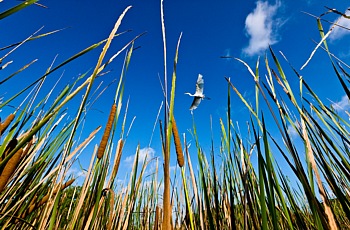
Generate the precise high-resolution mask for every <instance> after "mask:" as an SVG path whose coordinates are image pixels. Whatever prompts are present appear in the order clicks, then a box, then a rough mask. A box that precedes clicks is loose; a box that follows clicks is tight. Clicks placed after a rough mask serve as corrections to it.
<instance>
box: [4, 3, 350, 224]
mask: <svg viewBox="0 0 350 230" xmlns="http://www.w3.org/2000/svg"><path fill="white" fill-rule="evenodd" d="M34 3H36V1H35V0H27V1H25V2H23V3H20V4H19V5H18V6H16V7H14V8H12V9H9V10H7V11H5V12H3V13H0V20H1V19H3V18H5V17H9V16H11V15H12V14H13V13H16V12H18V11H19V10H21V9H23V8H24V7H27V6H29V5H30V4H34ZM130 8H131V7H128V8H126V9H125V10H124V12H123V13H122V14H121V15H120V17H119V19H118V20H117V22H116V24H115V27H114V28H113V30H112V32H111V33H110V35H109V37H108V38H107V39H106V40H103V41H101V42H98V43H96V44H93V45H91V46H90V47H88V48H86V49H84V50H83V51H81V52H79V53H77V54H75V55H73V56H72V57H70V58H68V59H67V60H66V61H64V62H62V63H60V64H58V65H57V66H55V67H50V68H49V69H48V71H47V72H46V73H45V75H43V76H39V77H38V78H37V79H36V80H34V81H33V82H32V83H31V84H29V85H28V86H24V88H23V90H21V91H20V92H18V93H16V94H15V95H14V96H12V97H10V98H5V100H4V101H1V104H0V109H2V108H5V107H6V106H10V105H11V102H12V101H14V99H19V98H22V97H23V95H25V97H24V98H25V99H23V101H22V103H21V105H19V106H18V109H13V111H11V112H10V113H9V114H3V113H4V112H1V113H2V114H1V116H2V117H6V119H5V120H4V121H1V123H0V133H1V146H0V227H1V229H108V230H109V229H123V230H124V229H191V230H193V229H349V228H350V199H349V195H350V181H349V178H350V173H349V172H350V165H349V153H350V151H349V146H350V142H349V140H350V132H349V127H350V124H349V122H348V121H349V114H348V113H347V114H346V115H344V114H341V113H339V112H338V111H337V110H335V109H334V108H333V107H332V105H330V104H329V103H325V102H323V101H322V100H320V99H319V97H318V96H317V94H316V93H315V91H314V90H313V89H312V87H311V86H310V85H309V84H308V83H307V82H306V81H305V78H303V77H301V75H300V74H299V73H298V71H297V70H296V69H295V68H293V66H292V65H291V64H289V63H288V60H287V59H286V58H285V57H284V56H283V54H281V55H276V54H275V53H274V51H273V49H272V48H270V50H269V56H267V55H266V57H265V58H264V65H263V66H261V64H260V62H259V60H258V61H257V64H256V66H255V70H253V69H252V68H251V67H250V66H249V65H248V64H247V63H245V62H244V61H242V60H239V59H237V61H238V62H241V63H242V67H243V68H246V69H247V73H248V74H250V75H251V77H252V80H253V81H254V84H255V91H256V93H255V97H256V98H255V101H256V104H255V105H252V104H251V103H250V102H249V101H248V99H246V98H244V97H243V96H242V94H241V93H240V91H239V89H238V88H239V87H236V86H235V85H234V83H233V82H232V81H231V80H230V79H229V78H226V81H227V87H228V89H227V95H228V96H227V111H228V113H227V117H225V118H222V119H220V122H219V124H218V125H219V126H220V128H221V132H220V133H218V134H213V135H217V136H220V137H221V138H220V139H221V142H220V143H219V149H220V150H219V151H218V152H216V151H215V149H218V148H216V147H217V146H215V145H214V140H212V146H211V149H209V150H206V149H203V148H202V147H201V145H200V142H199V135H198V133H197V129H196V122H195V121H196V119H195V117H194V116H193V127H192V133H191V134H192V136H191V138H193V140H194V142H195V147H194V148H190V147H189V145H188V143H187V140H186V139H187V138H188V137H187V136H186V135H185V134H184V135H183V136H181V135H180V134H181V130H178V128H177V125H176V122H175V111H174V104H175V102H176V96H175V89H176V78H177V72H176V67H177V61H178V58H181V46H180V40H181V35H180V38H179V42H178V45H177V47H176V52H175V53H176V55H175V58H174V65H173V66H174V71H173V73H172V77H171V81H170V84H168V79H167V73H166V70H167V64H166V62H165V63H164V67H165V68H164V69H165V73H164V86H165V88H164V97H165V98H164V100H165V102H166V103H165V104H166V106H165V109H164V119H163V120H161V121H160V136H161V140H160V141H161V142H162V146H163V149H162V151H163V158H164V159H161V160H160V159H146V160H145V161H144V162H142V164H139V157H140V146H137V148H136V152H135V158H134V162H133V167H132V171H131V172H130V174H129V175H128V177H127V179H128V180H129V182H127V183H126V184H124V185H121V184H120V183H119V182H117V180H116V178H117V175H118V170H119V166H120V161H121V158H122V155H124V154H130V153H125V150H123V148H124V146H125V145H127V142H126V138H125V136H127V135H124V127H125V125H126V119H125V118H126V116H127V107H126V108H125V116H124V119H123V120H122V121H121V122H120V121H119V116H120V115H121V113H122V111H123V108H124V107H123V101H124V100H123V92H124V90H123V89H124V82H125V77H126V73H127V70H128V67H129V63H130V61H131V57H132V54H133V50H134V48H133V47H134V42H135V41H136V40H137V39H138V38H139V37H140V36H136V37H135V39H133V40H131V41H130V42H128V43H127V44H125V45H124V46H123V48H122V49H121V50H120V51H118V52H117V53H116V54H115V55H113V56H112V57H110V58H107V61H104V60H105V58H106V57H105V55H106V52H107V50H108V47H109V45H110V43H111V42H112V40H117V41H116V42H118V36H122V34H123V33H119V34H117V31H118V28H119V26H120V24H121V23H122V20H123V18H124V16H125V15H126V14H127V12H128V11H129V10H130ZM161 8H162V7H161ZM161 20H162V31H163V42H164V60H166V56H167V51H166V36H165V21H164V15H163V9H162V14H161ZM317 23H318V28H319V31H320V37H321V42H320V44H319V45H318V47H321V48H323V49H324V51H325V53H326V54H327V55H328V56H329V60H330V61H329V62H330V66H331V67H332V68H333V71H334V76H333V77H334V79H333V80H334V81H339V83H340V85H341V86H342V89H343V90H344V94H345V95H346V97H347V98H348V99H349V98H350V91H349V89H348V86H349V82H350V81H349V79H350V78H349V76H350V75H349V73H348V71H346V69H345V68H344V67H343V66H342V65H341V64H338V63H337V62H336V61H335V60H338V59H337V58H335V56H334V54H332V53H331V52H330V51H329V48H328V45H327V42H326V40H325V39H323V38H324V36H325V35H324V34H323V27H322V23H321V20H320V19H319V18H318V19H317ZM55 32H58V31H55ZM52 33H53V32H52ZM52 33H51V32H49V33H46V34H41V35H38V36H31V37H30V39H27V40H25V41H23V42H22V43H19V44H21V45H25V44H26V42H28V41H29V40H36V39H40V38H41V37H45V36H47V35H50V34H52ZM16 44H17V45H18V43H16ZM101 46H103V48H102V51H101V55H100V57H99V59H98V60H97V64H96V66H95V67H94V70H93V72H92V74H91V75H90V76H89V75H88V73H86V74H84V75H82V76H81V77H80V78H79V79H77V80H75V82H74V84H71V85H68V84H67V86H66V87H65V88H64V89H62V90H61V91H60V93H59V94H58V95H57V96H56V98H55V99H54V100H53V103H52V104H48V100H47V99H48V98H50V97H53V96H52V95H51V94H49V95H47V98H45V99H44V100H41V99H40V100H39V102H37V101H38V100H37V98H36V97H37V95H38V92H39V91H40V89H41V87H40V86H41V84H43V80H44V79H45V78H47V77H50V74H52V73H53V72H55V71H56V70H58V69H60V68H61V67H63V66H65V65H66V64H67V63H70V62H72V61H73V60H74V59H76V58H79V57H80V56H82V55H88V53H89V52H90V51H91V50H94V49H98V48H100V47H101ZM11 47H13V46H12V45H9V46H7V47H6V48H4V50H7V49H11ZM122 53H125V58H124V65H123V66H122V71H121V75H120V77H119V82H118V86H117V88H116V89H115V97H114V98H113V99H111V101H110V103H111V105H112V106H111V111H110V114H109V117H108V120H107V123H106V124H97V125H98V126H97V127H96V128H95V129H94V130H84V132H82V133H86V134H85V135H82V136H85V137H82V138H84V141H81V142H80V141H77V140H80V137H79V136H78V134H77V133H78V132H77V130H78V129H79V128H82V127H83V122H82V120H83V119H82V116H83V115H82V114H83V111H85V109H86V107H87V105H88V103H89V102H90V100H92V99H91V98H90V97H91V93H90V91H91V87H92V85H93V83H94V80H95V78H96V76H97V75H98V74H100V73H102V72H103V70H105V68H106V66H108V64H110V63H111V62H112V61H113V60H114V59H115V58H120V54H122ZM280 59H281V60H283V63H282V62H281V61H280ZM1 60H3V59H1ZM284 63H287V64H285V65H286V66H287V67H285V66H284ZM9 64H10V63H9V62H7V63H6V64H5V65H3V66H5V67H7V66H8V65H9ZM309 64H310V63H309ZM29 65H31V64H29ZM27 67H28V66H27V65H26V66H23V67H22V68H21V69H19V70H16V71H15V72H14V73H13V74H11V75H10V76H8V77H5V78H4V79H2V80H1V83H0V86H1V84H3V83H4V82H10V81H11V80H12V78H13V77H15V76H16V75H17V74H18V73H19V72H22V71H29V70H27ZM7 68H8V67H7ZM262 70H263V71H266V73H267V74H266V78H265V79H261V78H260V76H259V72H262ZM0 71H1V70H0ZM287 72H288V74H286V73H287ZM287 75H288V76H287ZM330 77H331V76H330ZM223 80H224V79H223ZM291 81H299V82H300V87H299V88H298V89H294V88H293V87H291V85H290V82H291ZM168 85H169V86H170V87H171V90H170V92H168V89H167V87H168ZM29 89H30V90H31V91H30V92H29V93H28V92H27V90H29ZM84 90H85V92H84V98H83V100H82V102H81V104H80V107H79V108H78V109H77V110H76V111H74V110H73V109H72V107H69V109H66V105H68V103H69V101H70V100H72V99H73V98H74V97H76V96H77V95H79V93H81V92H83V91H84ZM232 94H233V95H232ZM296 95H298V96H296ZM233 96H238V98H240V100H241V101H242V103H243V105H245V106H246V107H247V109H248V111H249V113H250V117H249V122H248V124H247V127H246V129H247V132H244V133H246V134H245V135H244V136H242V134H241V132H240V131H239V129H238V127H236V126H235V125H234V123H235V122H234V121H233V120H232V119H231V106H232V105H231V97H233ZM260 97H262V99H261V98H260ZM44 105H45V108H46V109H45V110H43V109H42V108H44ZM262 107H264V108H267V109H266V110H262V109H261V108H262ZM11 108H13V106H11ZM15 108H17V107H16V106H15ZM6 111H7V110H6ZM68 113H71V114H78V115H77V116H74V118H73V119H67V114H68ZM33 114H37V117H36V118H33V116H31V115H33ZM106 119H107V117H106ZM267 119H269V122H267V121H266V120H267ZM101 126H104V133H103V134H102V135H101V137H102V138H101V140H97V141H98V142H99V143H100V145H96V146H95V147H94V148H93V150H92V152H91V154H90V155H91V159H90V164H89V167H88V169H87V170H86V172H85V175H84V177H83V182H82V183H77V182H75V181H76V176H77V175H75V174H74V173H72V174H70V173H69V169H70V168H71V167H72V165H73V163H74V162H76V161H77V159H78V157H79V154H80V153H81V152H82V151H84V149H85V148H86V146H88V145H89V143H90V142H91V141H92V140H93V139H94V138H95V137H96V135H97V133H98V132H99V131H100V129H101ZM271 127H273V128H275V127H277V130H278V132H277V133H276V132H271V131H270V130H271ZM57 128H59V129H60V132H55V129H57ZM291 129H292V130H294V133H295V134H296V136H297V137H295V136H294V135H292V134H291V132H290V130H291ZM117 130H120V133H119V134H118V133H116V132H117ZM116 136H118V138H116ZM171 136H173V142H172V141H171V140H172V138H171ZM181 137H182V138H181ZM295 138H299V139H300V140H301V143H302V144H301V146H300V145H299V146H297V145H296V142H294V139H295ZM76 142H79V143H76ZM115 146H116V147H115ZM172 147H174V148H172ZM174 150H175V151H174ZM173 152H174V154H176V155H177V161H178V166H179V167H178V169H177V170H176V172H178V171H180V173H181V175H180V176H177V173H175V175H174V177H172V176H171V174H170V156H171V154H173ZM208 153H209V154H208ZM194 156H195V158H197V161H198V169H199V170H198V171H196V170H195V169H196V168H197V167H193V165H192V162H193V161H194ZM276 156H279V157H282V159H284V161H285V165H287V166H288V167H289V168H290V169H291V171H292V173H293V175H287V174H285V172H284V168H282V167H281V164H280V162H279V161H276ZM191 157H192V159H191ZM254 157H255V158H256V159H257V161H256V165H254V164H253V163H252V158H254ZM112 159H114V160H113V161H112ZM159 162H164V164H163V163H162V164H161V166H163V167H161V169H162V170H158V169H159V165H158V164H159ZM151 163H155V165H156V167H155V168H156V170H155V172H154V173H153V174H151V175H146V174H145V172H146V169H147V167H148V166H149V165H150V164H151ZM285 165H284V167H286V166H285ZM161 172H162V173H161ZM158 174H160V175H162V176H160V177H159V175H158ZM289 176H293V177H294V178H295V180H296V182H295V183H291V182H290V180H289V179H288V177H289Z"/></svg>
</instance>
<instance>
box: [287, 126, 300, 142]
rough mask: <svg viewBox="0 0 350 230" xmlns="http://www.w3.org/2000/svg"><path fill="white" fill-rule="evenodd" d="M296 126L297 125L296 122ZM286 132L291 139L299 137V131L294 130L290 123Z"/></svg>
mask: <svg viewBox="0 0 350 230" xmlns="http://www.w3.org/2000/svg"><path fill="white" fill-rule="evenodd" d="M297 126H299V125H298V124H297ZM287 132H288V134H289V136H290V137H291V138H292V139H293V140H295V139H296V138H298V137H299V133H298V132H297V131H296V130H295V128H294V127H293V126H292V125H288V128H287Z"/></svg>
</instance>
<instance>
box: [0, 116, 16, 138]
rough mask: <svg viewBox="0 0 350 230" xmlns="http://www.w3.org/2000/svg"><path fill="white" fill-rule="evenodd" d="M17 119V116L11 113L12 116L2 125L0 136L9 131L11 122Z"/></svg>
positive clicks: (0, 126) (0, 125)
mask: <svg viewBox="0 0 350 230" xmlns="http://www.w3.org/2000/svg"><path fill="white" fill-rule="evenodd" d="M14 118H15V115H14V114H13V113H11V114H10V115H8V117H7V118H6V119H5V121H4V123H1V124H0V135H2V134H3V133H4V132H5V130H6V129H7V127H8V126H9V125H10V124H11V122H12V121H13V119H14Z"/></svg>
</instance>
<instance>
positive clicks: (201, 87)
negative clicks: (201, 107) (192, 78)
mask: <svg viewBox="0 0 350 230" xmlns="http://www.w3.org/2000/svg"><path fill="white" fill-rule="evenodd" d="M203 90H204V80H203V76H202V74H198V79H197V83H196V93H195V95H198V96H202V95H203ZM198 104H199V103H198Z"/></svg>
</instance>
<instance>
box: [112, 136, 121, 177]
mask: <svg viewBox="0 0 350 230" xmlns="http://www.w3.org/2000/svg"><path fill="white" fill-rule="evenodd" d="M123 144H124V142H123V140H122V139H119V141H118V146H117V155H116V159H115V161H114V167H113V171H112V176H111V178H112V179H113V178H114V177H115V176H116V175H117V173H118V168H119V165H120V159H121V156H122V149H123Z"/></svg>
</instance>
